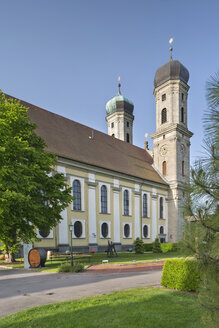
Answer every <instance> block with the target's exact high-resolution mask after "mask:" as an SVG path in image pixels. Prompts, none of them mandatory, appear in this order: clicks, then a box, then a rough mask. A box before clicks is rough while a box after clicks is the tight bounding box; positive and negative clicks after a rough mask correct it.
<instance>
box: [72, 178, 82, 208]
mask: <svg viewBox="0 0 219 328" xmlns="http://www.w3.org/2000/svg"><path fill="white" fill-rule="evenodd" d="M73 196H74V197H75V199H74V200H73V210H74V211H81V184H80V181H79V180H74V182H73Z"/></svg>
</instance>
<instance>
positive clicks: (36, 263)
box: [28, 248, 46, 268]
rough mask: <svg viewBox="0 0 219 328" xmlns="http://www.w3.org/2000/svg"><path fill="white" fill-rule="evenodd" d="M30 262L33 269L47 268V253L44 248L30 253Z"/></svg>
mask: <svg viewBox="0 0 219 328" xmlns="http://www.w3.org/2000/svg"><path fill="white" fill-rule="evenodd" d="M28 262H29V264H30V267H31V268H40V267H44V266H45V262H46V251H45V249H44V248H33V249H31V250H30V251H29V253H28Z"/></svg>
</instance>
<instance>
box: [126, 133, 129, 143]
mask: <svg viewBox="0 0 219 328" xmlns="http://www.w3.org/2000/svg"><path fill="white" fill-rule="evenodd" d="M126 141H127V142H129V133H127V134H126Z"/></svg>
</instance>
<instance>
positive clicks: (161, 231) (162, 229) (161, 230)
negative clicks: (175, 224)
mask: <svg viewBox="0 0 219 328" xmlns="http://www.w3.org/2000/svg"><path fill="white" fill-rule="evenodd" d="M163 234H164V228H163V226H161V227H160V235H163Z"/></svg>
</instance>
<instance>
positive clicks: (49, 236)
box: [37, 228, 53, 239]
mask: <svg viewBox="0 0 219 328" xmlns="http://www.w3.org/2000/svg"><path fill="white" fill-rule="evenodd" d="M37 238H40V239H53V228H52V229H51V230H50V232H49V235H48V236H47V237H42V236H41V234H40V231H39V229H37Z"/></svg>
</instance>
